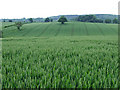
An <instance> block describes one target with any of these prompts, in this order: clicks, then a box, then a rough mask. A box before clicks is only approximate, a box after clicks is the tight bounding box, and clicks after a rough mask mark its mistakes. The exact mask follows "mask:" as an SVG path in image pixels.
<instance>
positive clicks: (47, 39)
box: [2, 22, 119, 88]
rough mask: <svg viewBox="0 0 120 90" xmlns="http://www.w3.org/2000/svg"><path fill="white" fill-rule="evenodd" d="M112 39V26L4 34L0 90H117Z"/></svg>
mask: <svg viewBox="0 0 120 90" xmlns="http://www.w3.org/2000/svg"><path fill="white" fill-rule="evenodd" d="M6 24H10V23H5V24H4V23H3V27H4V26H5V25H6ZM117 34H118V27H117V25H116V24H98V23H83V22H68V23H65V25H61V24H60V23H56V22H53V23H32V24H25V25H23V27H22V29H21V31H18V30H17V29H16V27H9V28H5V29H3V39H2V87H3V88H10V87H11V88H15V87H16V88H27V87H28V88H30V87H31V88H35V87H37V88H38V87H40V88H50V87H52V88H56V87H61V88H65V87H67V88H74V87H77V88H90V87H94V88H95V87H97V88H101V87H102V88H117V87H118V81H119V80H118V79H119V78H118V38H117Z"/></svg>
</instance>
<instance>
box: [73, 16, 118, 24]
mask: <svg viewBox="0 0 120 90" xmlns="http://www.w3.org/2000/svg"><path fill="white" fill-rule="evenodd" d="M75 21H80V22H92V23H116V24H118V23H119V20H118V19H117V18H114V19H113V20H111V19H105V20H102V19H98V18H96V16H95V15H83V16H79V17H77V18H75Z"/></svg>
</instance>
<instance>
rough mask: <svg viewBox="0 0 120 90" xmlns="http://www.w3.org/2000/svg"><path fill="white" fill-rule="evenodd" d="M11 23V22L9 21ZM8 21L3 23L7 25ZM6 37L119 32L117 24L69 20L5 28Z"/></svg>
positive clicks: (92, 34) (101, 34) (108, 34)
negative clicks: (19, 28) (18, 27)
mask: <svg viewBox="0 0 120 90" xmlns="http://www.w3.org/2000/svg"><path fill="white" fill-rule="evenodd" d="M9 24H10V23H9ZM5 25H6V23H3V26H5ZM3 32H4V33H3V36H4V37H23V36H25V37H51V36H95V35H97V36H98V35H99V36H110V35H112V36H113V35H117V34H118V26H117V24H100V23H83V22H68V23H65V25H61V24H60V23H54V22H53V23H32V24H25V25H23V27H22V30H21V31H18V30H17V28H16V27H14V26H13V27H9V28H6V29H3Z"/></svg>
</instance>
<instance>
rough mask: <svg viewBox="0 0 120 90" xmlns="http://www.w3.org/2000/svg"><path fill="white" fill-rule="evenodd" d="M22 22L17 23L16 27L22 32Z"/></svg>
mask: <svg viewBox="0 0 120 90" xmlns="http://www.w3.org/2000/svg"><path fill="white" fill-rule="evenodd" d="M22 25H23V24H22V22H15V26H16V27H17V29H18V30H20V27H22Z"/></svg>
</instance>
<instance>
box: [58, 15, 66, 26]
mask: <svg viewBox="0 0 120 90" xmlns="http://www.w3.org/2000/svg"><path fill="white" fill-rule="evenodd" d="M58 22H61V24H64V22H67V19H66V17H65V16H61V17H60V18H59V20H58Z"/></svg>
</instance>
